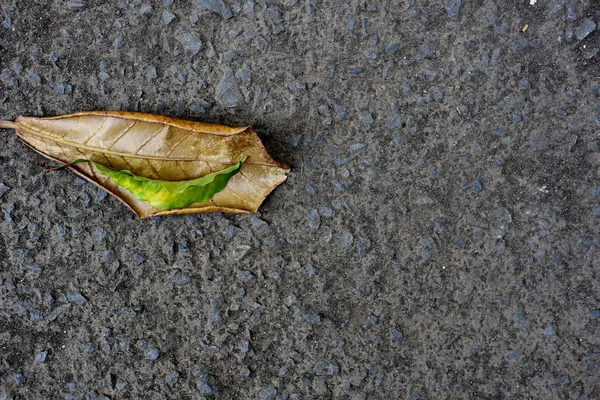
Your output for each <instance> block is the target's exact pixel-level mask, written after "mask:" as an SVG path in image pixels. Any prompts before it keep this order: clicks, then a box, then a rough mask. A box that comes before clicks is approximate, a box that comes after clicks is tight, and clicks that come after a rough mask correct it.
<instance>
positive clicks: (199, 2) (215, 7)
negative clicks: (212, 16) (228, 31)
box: [194, 0, 233, 19]
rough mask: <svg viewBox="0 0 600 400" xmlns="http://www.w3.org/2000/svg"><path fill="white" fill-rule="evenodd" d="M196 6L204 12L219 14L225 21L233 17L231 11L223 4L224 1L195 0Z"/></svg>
mask: <svg viewBox="0 0 600 400" xmlns="http://www.w3.org/2000/svg"><path fill="white" fill-rule="evenodd" d="M194 4H195V5H196V6H198V7H199V8H201V9H203V10H208V11H212V12H214V13H216V14H219V15H220V16H221V18H223V19H229V18H231V17H233V13H232V12H231V9H230V8H229V7H228V6H227V5H226V4H225V2H223V0H194Z"/></svg>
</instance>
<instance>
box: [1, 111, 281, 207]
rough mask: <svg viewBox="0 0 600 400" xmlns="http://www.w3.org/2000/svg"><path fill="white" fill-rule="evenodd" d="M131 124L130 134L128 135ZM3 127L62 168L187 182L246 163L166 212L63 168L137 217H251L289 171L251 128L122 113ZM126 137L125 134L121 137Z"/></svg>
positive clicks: (102, 179)
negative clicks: (210, 190) (194, 199)
mask: <svg viewBox="0 0 600 400" xmlns="http://www.w3.org/2000/svg"><path fill="white" fill-rule="evenodd" d="M132 123H135V128H130V129H129V126H130V125H132ZM7 124H9V125H10V126H8V125H5V126H7V127H11V128H15V129H16V130H17V135H18V136H19V137H20V138H21V139H22V140H23V141H24V142H25V143H26V144H28V145H29V146H30V147H32V148H33V149H34V150H36V151H37V152H39V153H40V154H42V155H44V156H46V157H48V158H51V159H53V160H56V161H58V162H60V163H67V162H70V161H72V160H74V159H77V158H86V159H90V160H92V161H94V162H97V163H99V164H101V165H105V166H108V167H110V168H112V169H114V170H125V169H127V170H130V171H132V173H134V174H135V175H138V176H144V177H148V178H152V179H162V180H187V179H192V178H195V177H198V176H204V175H208V174H211V173H214V172H215V171H219V170H221V169H223V168H224V167H226V166H230V165H232V164H234V163H236V162H237V161H238V160H239V159H240V157H241V154H245V155H247V156H248V157H249V159H248V161H247V162H245V163H244V164H243V165H242V167H241V169H240V173H238V174H236V175H235V176H233V177H232V178H231V179H230V181H229V183H228V185H227V186H226V187H225V189H224V190H223V191H222V192H219V193H217V194H215V196H213V198H212V199H211V200H210V201H208V202H207V203H205V204H202V205H201V206H199V205H191V206H189V207H188V208H186V209H174V210H170V211H166V212H165V211H164V210H160V209H158V208H156V207H153V206H152V205H149V204H147V203H145V202H144V201H140V200H139V199H137V198H135V197H134V196H133V195H131V193H129V192H128V191H127V190H125V189H123V188H120V187H119V186H118V185H116V184H115V183H114V182H112V181H111V180H110V179H109V178H108V176H107V175H106V174H104V173H102V172H100V171H99V170H98V169H97V168H94V167H92V166H91V165H87V164H78V165H73V166H70V167H69V168H70V169H71V170H72V171H74V172H75V173H77V174H78V175H80V176H82V177H83V178H85V179H87V180H89V181H91V182H93V183H94V184H96V185H98V186H100V187H103V188H105V189H106V190H107V191H108V192H109V193H111V194H113V195H114V196H116V197H117V198H119V200H121V201H123V202H124V203H125V204H126V205H127V206H129V207H130V208H131V209H132V210H133V211H135V212H136V213H137V214H138V216H140V217H151V216H154V215H165V214H182V213H196V212H215V211H223V212H233V213H243V212H255V211H257V210H258V208H259V206H260V205H261V204H262V202H263V201H264V199H265V198H266V196H267V195H268V194H269V193H270V192H271V191H272V190H273V189H274V188H275V187H277V186H278V185H279V184H281V183H282V182H283V181H285V180H286V178H287V176H286V174H287V172H289V168H288V167H287V166H286V165H284V164H281V163H279V162H277V161H275V160H273V159H272V158H271V156H270V155H269V154H268V153H267V151H266V149H265V148H264V146H263V145H262V143H261V142H260V139H259V138H258V136H257V135H256V133H255V132H254V130H252V128H249V127H241V128H230V127H224V126H221V125H211V124H202V123H198V122H192V121H185V120H180V119H176V118H169V117H164V116H156V115H152V114H141V113H126V112H120V111H95V112H86V113H77V114H69V115H65V116H59V117H50V118H32V117H19V118H17V120H16V121H15V122H14V123H12V122H11V123H7ZM126 130H127V131H128V132H129V133H126V134H125V135H123V133H124V131H126ZM86 132H87V133H86ZM90 132H91V133H90ZM119 136H121V137H120V139H118V138H119ZM123 138H125V139H123ZM117 139H118V140H117ZM123 140H124V142H122V143H120V144H119V141H123ZM184 140H185V141H184ZM179 143H182V144H179ZM178 144H179V145H178Z"/></svg>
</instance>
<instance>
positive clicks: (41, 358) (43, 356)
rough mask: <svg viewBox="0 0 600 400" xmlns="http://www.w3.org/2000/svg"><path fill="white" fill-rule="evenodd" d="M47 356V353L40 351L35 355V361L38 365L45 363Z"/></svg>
mask: <svg viewBox="0 0 600 400" xmlns="http://www.w3.org/2000/svg"><path fill="white" fill-rule="evenodd" d="M47 355H48V352H47V351H42V352H39V353H37V354H36V356H35V361H36V362H39V363H44V362H45V361H46V356H47Z"/></svg>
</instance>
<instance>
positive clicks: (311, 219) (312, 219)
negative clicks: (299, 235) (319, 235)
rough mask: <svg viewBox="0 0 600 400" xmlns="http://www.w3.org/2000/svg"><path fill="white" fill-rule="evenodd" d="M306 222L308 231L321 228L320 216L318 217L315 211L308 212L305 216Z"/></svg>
mask: <svg viewBox="0 0 600 400" xmlns="http://www.w3.org/2000/svg"><path fill="white" fill-rule="evenodd" d="M306 222H307V223H308V227H309V228H310V229H314V230H317V229H319V228H320V226H321V216H320V215H319V211H318V210H316V209H313V210H310V211H309V212H308V214H306Z"/></svg>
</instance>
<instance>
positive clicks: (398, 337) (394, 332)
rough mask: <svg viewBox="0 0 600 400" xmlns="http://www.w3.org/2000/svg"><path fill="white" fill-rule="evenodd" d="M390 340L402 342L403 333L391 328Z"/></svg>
mask: <svg viewBox="0 0 600 400" xmlns="http://www.w3.org/2000/svg"><path fill="white" fill-rule="evenodd" d="M392 339H394V340H398V341H402V340H404V333H402V332H401V331H399V330H398V329H396V328H393V329H392Z"/></svg>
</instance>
